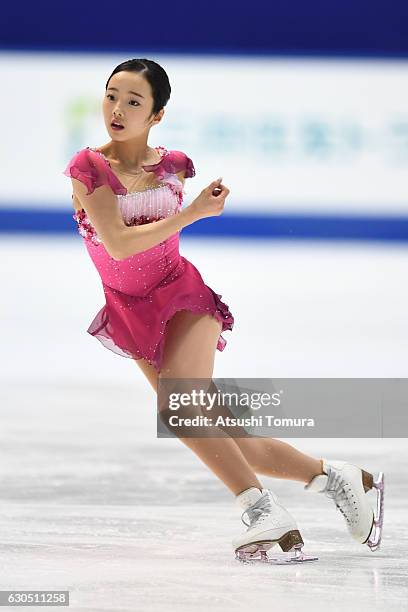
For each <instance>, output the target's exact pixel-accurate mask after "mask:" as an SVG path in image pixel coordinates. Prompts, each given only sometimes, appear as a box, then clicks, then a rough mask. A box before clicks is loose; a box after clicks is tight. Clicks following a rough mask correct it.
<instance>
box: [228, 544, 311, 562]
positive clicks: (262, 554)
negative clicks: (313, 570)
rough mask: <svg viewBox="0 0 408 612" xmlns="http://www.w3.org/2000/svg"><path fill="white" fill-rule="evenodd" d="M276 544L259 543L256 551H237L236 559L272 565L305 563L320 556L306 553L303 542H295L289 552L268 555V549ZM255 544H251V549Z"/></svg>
mask: <svg viewBox="0 0 408 612" xmlns="http://www.w3.org/2000/svg"><path fill="white" fill-rule="evenodd" d="M273 545H274V542H272V543H271V542H264V543H259V544H258V549H257V550H256V551H254V550H252V551H248V550H245V549H241V550H237V551H236V559H238V561H240V562H241V563H247V564H255V563H269V564H271V565H289V564H296V563H304V562H305V561H317V560H318V557H313V556H311V555H305V554H304V553H303V552H302V550H301V548H302V545H301V544H295V546H293V547H292V548H291V549H290V550H288V551H287V552H283V553H280V554H279V555H275V556H273V557H269V556H268V552H267V551H268V550H269V549H270V548H271V547H272V546H273ZM253 548H254V545H253V544H252V545H251V549H253Z"/></svg>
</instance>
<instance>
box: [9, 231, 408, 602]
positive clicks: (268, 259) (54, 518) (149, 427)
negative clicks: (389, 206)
mask: <svg viewBox="0 0 408 612" xmlns="http://www.w3.org/2000/svg"><path fill="white" fill-rule="evenodd" d="M221 248H223V251H222V256H220V249H221ZM181 250H182V253H183V254H184V255H185V256H186V257H188V258H189V259H190V260H191V261H192V262H193V263H194V264H195V265H196V266H197V267H198V269H199V270H200V271H201V272H202V273H203V276H204V279H205V281H206V282H207V284H209V285H210V286H212V287H213V288H214V289H215V290H216V291H217V292H218V293H221V294H222V295H223V298H224V299H225V301H226V302H227V303H228V304H229V305H230V308H231V311H232V312H233V313H234V315H235V317H236V326H235V329H234V330H233V332H231V333H226V334H225V337H226V338H227V340H228V343H229V344H228V345H227V347H226V349H225V351H224V352H223V353H219V354H218V355H217V360H216V368H215V372H214V375H215V376H219V377H228V376H231V377H239V376H246V377H258V376H259V377H263V376H265V377H273V376H277V377H278V376H280V377H283V376H287V377H290V376H305V377H309V376H338V377H341V376H355V377H357V376H364V377H379V376H383V377H388V376H395V377H405V376H407V371H408V359H407V357H408V354H407V353H408V326H407V325H406V304H407V293H408V290H407V284H406V283H405V282H404V281H403V279H404V278H405V277H406V270H407V264H408V249H404V248H401V247H398V248H397V247H392V248H390V247H382V248H380V247H375V248H374V247H373V246H372V245H371V246H366V247H351V246H348V247H347V248H346V245H339V246H337V247H334V246H333V245H323V244H321V245H314V246H312V245H298V246H296V247H294V246H293V245H288V244H283V243H282V244H276V243H274V245H270V246H267V245H266V244H265V246H262V247H261V245H260V244H258V245H256V244H255V243H253V244H246V243H245V242H239V243H236V242H234V243H227V244H224V245H222V243H221V242H220V241H211V242H204V241H203V242H189V241H187V240H185V241H182V249H181ZM0 253H1V255H2V257H3V262H5V264H6V265H5V266H4V267H3V270H4V281H5V284H4V286H3V289H4V291H3V297H2V300H1V302H0V309H1V319H2V321H3V323H6V324H5V325H4V324H3V329H2V349H3V350H2V355H3V359H2V361H3V364H2V368H1V371H0V377H1V392H0V393H1V395H0V401H1V406H2V410H1V428H0V486H1V504H0V568H1V571H0V589H3V590H6V589H25V590H27V589H61V590H62V589H63V590H69V591H70V610H75V611H82V610H83V611H85V610H86V611H87V612H91V611H94V612H100V611H105V610H110V611H112V612H113V611H114V612H121V611H122V610H123V611H125V610H126V611H127V610H129V611H130V610H131V611H136V610H137V611H138V610H143V611H145V610H148V611H149V612H155V611H166V612H167V610H175V611H180V612H181V611H182V612H184V611H185V612H194V611H199V612H204V611H205V612H206V611H208V610H211V612H218V611H230V610H231V611H235V610H242V611H244V610H245V612H247V611H248V610H257V611H259V610H261V611H267V610H268V611H269V610H288V611H292V610H293V611H295V610H296V611H297V612H298V611H299V610H317V611H320V610H322V611H323V610H330V611H331V612H337V611H338V610H351V611H354V610H355V611H367V612H372V611H374V610H408V604H407V602H408V562H407V553H408V546H407V542H408V535H407V528H406V524H405V520H406V517H407V511H406V508H407V502H408V490H407V489H408V479H407V473H408V469H407V468H408V465H407V464H408V453H407V450H406V440H405V439H379V440H377V439H365V440H363V439H361V440H360V439H347V440H345V439H327V440H322V439H315V440H312V439H309V440H303V439H286V441H287V442H289V443H291V444H293V445H295V446H296V447H298V448H299V449H300V450H302V451H304V452H307V453H310V454H311V455H313V456H316V457H320V456H325V457H328V458H337V459H348V460H350V461H352V462H355V463H357V464H358V465H360V466H361V467H364V468H365V469H368V470H370V471H373V472H377V471H378V470H383V471H384V472H385V476H386V497H385V502H386V504H385V526H384V534H383V540H382V547H381V549H380V550H379V551H377V552H376V553H372V552H370V550H369V549H368V548H367V547H366V546H362V545H359V544H357V543H356V542H354V541H353V540H352V539H351V538H350V536H349V535H348V533H347V531H346V528H345V524H344V522H343V518H342V516H341V514H340V513H339V512H336V510H335V509H334V506H333V504H332V502H331V501H330V500H328V499H326V498H322V497H321V496H318V495H313V494H311V493H309V492H305V491H304V490H303V486H302V484H301V483H298V482H291V481H286V480H279V479H272V478H267V477H263V476H260V479H261V481H262V482H263V483H264V484H265V486H269V487H271V488H273V490H274V491H275V492H276V493H277V494H278V495H279V497H280V499H281V501H282V502H283V503H284V504H285V505H286V507H287V508H288V509H289V511H290V512H292V513H293V514H294V516H295V517H296V519H297V521H298V525H299V528H300V530H301V532H302V535H303V538H304V540H305V547H304V551H305V552H306V553H309V554H316V555H317V556H319V561H318V562H316V563H314V564H305V565H303V566H287V567H285V566H284V567H282V566H262V565H254V566H247V565H241V564H239V563H238V561H235V559H234V555H233V550H232V546H231V540H232V538H233V537H235V536H236V535H237V534H238V533H240V532H241V531H242V530H244V529H245V527H244V525H243V524H242V523H241V521H240V513H239V511H238V510H237V508H236V507H235V504H234V499H233V496H232V494H231V493H230V492H229V490H228V489H226V487H225V486H224V485H223V484H222V483H221V482H220V481H219V480H218V479H217V478H216V477H215V476H214V475H213V474H212V473H211V472H209V471H208V470H207V468H206V467H205V466H204V465H203V463H202V462H201V460H200V459H199V458H198V457H197V456H195V455H194V454H193V453H192V452H191V451H190V450H189V449H188V448H187V447H185V446H184V445H183V444H182V443H181V442H180V441H179V440H172V439H157V438H156V420H155V419H156V417H155V398H154V394H153V390H152V389H151V387H150V385H148V383H147V382H146V381H145V380H144V379H143V377H142V374H141V372H140V370H139V368H138V367H137V365H136V364H134V363H133V362H132V361H131V360H127V359H125V358H122V357H119V356H117V355H114V354H112V353H110V352H109V351H107V350H106V349H104V348H103V347H101V346H100V345H99V343H98V342H97V341H96V340H95V339H94V338H91V337H90V336H89V335H87V334H86V333H85V329H86V326H87V324H88V322H89V321H90V319H91V318H92V316H93V315H94V313H95V312H96V311H97V309H98V308H100V306H101V305H102V303H103V302H102V299H103V296H102V291H101V289H100V286H99V283H98V279H97V276H96V272H95V271H94V270H93V268H92V267H91V264H90V263H89V262H88V260H87V257H86V253H84V252H83V250H82V245H81V244H80V243H77V241H75V242H74V241H72V240H67V239H65V238H64V239H61V238H58V239H53V240H38V239H37V238H28V237H24V239H22V238H17V237H16V238H10V239H7V240H3V241H2V244H1V247H0ZM260 261H261V262H262V266H259V262H260ZM256 262H257V264H258V267H257V269H258V270H260V271H262V274H260V275H258V276H256V277H255V275H254V273H253V269H254V265H255V263H256ZM243 279H246V280H243ZM260 322H263V323H262V325H260V324H259V323H260ZM248 347H249V348H250V349H252V357H251V358H250V359H248V360H246V361H245V360H243V359H242V355H244V354H247V353H248ZM370 495H371V493H370ZM19 609H22V610H25V609H26V608H25V607H22V608H19ZM27 609H28V608H27ZM30 609H32V608H30Z"/></svg>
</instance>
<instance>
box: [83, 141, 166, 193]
mask: <svg viewBox="0 0 408 612" xmlns="http://www.w3.org/2000/svg"><path fill="white" fill-rule="evenodd" d="M87 149H90V150H91V151H95V153H99V155H100V156H101V157H102V158H103V159H104V160H105V161H106V163H107V164H108V166H109V169H110V171H111V172H112V173H113V174H114V172H113V169H112V166H111V164H110V161H109V159H108V158H107V157H106V155H104V154H103V153H102V151H99V149H96V148H93V147H87ZM154 149H155V150H156V151H157V152H158V153H159V155H160V160H159V161H158V162H157V163H156V164H144V166H142V168H144V167H145V166H158V165H159V164H161V162H162V160H163V157H164V155H166V153H168V151H167V149H166V148H165V147H163V146H160V147H154ZM162 151H163V153H162ZM115 177H116V179H117V180H118V181H119V183H120V185H121V187H123V189H126V191H127V193H126V194H125V195H121V196H118V197H121V198H126V197H127V196H130V195H135V194H137V193H145V192H147V191H153V190H154V189H162V188H163V187H167V188H168V186H167V185H166V184H165V183H164V184H162V185H156V186H155V187H148V188H147V189H141V190H139V191H128V188H127V187H126V186H125V185H123V184H122V181H121V180H120V179H119V177H117V176H116V174H115Z"/></svg>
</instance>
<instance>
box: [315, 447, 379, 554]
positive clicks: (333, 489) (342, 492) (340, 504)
mask: <svg viewBox="0 0 408 612" xmlns="http://www.w3.org/2000/svg"><path fill="white" fill-rule="evenodd" d="M321 462H322V471H323V472H324V474H318V475H316V476H314V477H313V478H312V480H311V481H310V482H309V483H308V484H307V485H305V487H304V488H305V489H306V490H307V491H316V492H317V493H324V494H325V495H326V496H327V497H330V498H332V499H333V501H334V503H335V504H336V507H337V508H338V510H340V512H341V513H342V514H343V516H344V518H345V521H346V524H347V529H348V531H349V532H350V535H351V536H352V538H354V540H356V542H359V543H360V544H367V546H368V547H369V548H370V550H371V551H372V552H374V551H375V550H377V549H378V548H379V546H380V542H381V535H382V526H383V520H384V474H383V472H379V474H378V475H377V479H376V480H374V478H373V475H372V474H370V473H368V472H365V471H364V470H362V469H360V468H359V467H357V466H356V465H353V464H351V463H347V462H346V461H337V460H333V461H332V460H325V459H321ZM373 488H374V489H375V490H376V492H377V507H376V513H374V511H373V508H372V507H371V503H370V500H369V499H368V498H367V496H366V493H367V491H370V490H371V489H373Z"/></svg>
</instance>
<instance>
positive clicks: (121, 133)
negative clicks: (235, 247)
mask: <svg viewBox="0 0 408 612" xmlns="http://www.w3.org/2000/svg"><path fill="white" fill-rule="evenodd" d="M170 92H171V87H170V83H169V79H168V76H167V74H166V72H165V70H164V69H163V68H162V67H161V66H160V65H159V64H157V63H156V62H154V61H153V60H149V59H131V60H128V61H125V62H123V63H121V64H119V65H118V66H116V68H115V69H114V70H113V72H112V74H111V75H110V77H109V78H108V81H107V83H106V86H105V93H104V98H103V103H102V110H103V117H104V121H105V126H106V129H107V131H108V134H109V137H110V140H109V142H108V143H107V144H105V145H103V146H100V147H86V148H84V149H82V150H80V151H79V152H77V153H76V154H75V155H74V157H73V158H72V159H71V161H70V162H69V163H68V165H67V167H66V169H65V171H64V174H65V175H66V176H68V177H70V178H71V180H72V188H73V195H72V198H73V206H74V209H75V214H74V215H73V218H74V219H75V221H76V222H77V226H78V230H79V232H80V234H81V235H82V237H83V241H84V244H85V246H86V249H87V251H88V253H89V255H90V257H91V259H92V261H93V263H94V265H95V267H96V269H97V271H98V273H99V275H100V277H101V280H102V286H103V291H104V294H105V298H106V303H105V305H104V306H103V308H101V310H100V311H99V312H98V313H97V315H96V316H95V318H94V319H93V321H92V322H91V324H90V326H89V328H88V330H87V331H88V333H90V334H91V335H92V336H94V337H95V338H97V339H98V340H99V341H100V342H101V343H102V344H103V345H104V346H105V347H106V348H108V349H110V350H111V351H114V352H115V353H117V354H119V355H121V356H123V357H128V358H131V359H134V360H135V363H136V364H137V365H138V366H139V367H140V369H141V370H142V372H143V374H144V375H145V376H146V378H147V380H148V381H149V383H150V384H151V385H152V387H153V389H154V390H155V391H156V392H157V389H158V382H159V380H160V378H161V377H164V378H166V379H171V378H182V379H186V378H191V379H192V378H207V379H211V377H212V376H213V368H214V357H215V351H216V350H217V349H218V350H219V351H223V350H224V348H225V345H226V340H225V338H224V337H223V335H222V333H223V332H225V331H227V330H229V331H230V330H232V329H233V325H234V317H233V316H232V314H231V312H230V310H229V307H228V305H227V304H226V303H224V302H223V301H222V300H221V297H222V295H221V294H218V293H216V292H215V291H213V289H211V287H209V286H207V285H206V284H205V283H204V281H203V279H202V277H201V275H200V273H199V271H198V270H197V268H196V267H195V266H194V265H193V264H192V263H191V262H190V261H188V260H187V259H186V258H185V257H183V256H181V255H180V253H179V235H180V231H181V230H182V229H183V228H184V227H186V226H188V225H190V224H192V223H196V222H197V221H199V220H200V219H203V218H205V217H214V216H215V217H216V216H218V215H220V214H221V213H222V212H223V209H224V204H225V200H226V198H227V196H228V194H229V193H230V191H229V189H228V188H227V187H226V186H225V185H224V184H223V183H222V178H218V179H217V180H214V181H213V182H211V183H210V184H209V185H208V186H207V187H205V188H204V189H203V190H202V191H201V193H200V194H199V195H198V196H197V197H196V198H195V199H194V200H193V202H192V203H191V204H190V205H189V206H186V207H184V208H183V207H182V203H183V193H184V183H185V179H186V178H189V177H193V176H194V175H195V168H194V165H193V162H192V160H191V159H190V158H189V157H188V156H187V155H186V154H185V153H183V152H181V151H176V150H168V149H167V148H166V147H164V146H162V145H160V146H157V147H150V146H149V145H148V144H147V141H148V138H149V132H150V129H151V128H152V127H153V126H155V125H157V124H158V123H160V121H161V120H162V119H163V115H164V107H165V106H166V104H167V102H168V100H169V98H170ZM180 439H181V440H182V442H183V443H184V444H186V445H187V446H188V447H189V448H190V449H191V450H192V451H193V452H194V453H196V455H197V456H198V457H199V458H200V459H201V460H202V462H203V463H204V464H205V465H206V466H207V467H208V468H209V469H210V470H211V471H212V472H213V473H214V474H215V476H216V477H218V478H219V479H220V480H221V481H222V482H223V483H224V484H225V485H226V486H227V487H228V488H229V490H230V491H231V492H232V494H233V495H234V496H235V497H236V501H237V505H238V507H239V508H240V509H241V510H243V512H242V515H241V518H242V521H243V522H244V524H245V525H247V527H248V529H247V530H246V531H245V532H244V533H243V534H241V535H239V536H238V537H237V538H235V539H234V541H233V543H232V544H233V548H234V550H235V552H236V557H237V558H238V559H239V560H242V561H248V560H261V561H269V562H277V563H284V562H289V563H290V562H300V561H303V560H309V559H315V557H307V556H306V555H304V554H303V553H302V551H301V548H302V546H303V540H302V537H301V535H300V532H299V529H298V527H297V524H296V521H295V519H294V518H293V517H292V516H291V514H290V513H289V512H288V511H287V510H286V509H285V507H284V506H283V505H282V504H281V503H280V501H279V500H278V498H277V496H276V495H275V493H273V491H271V490H270V489H266V488H264V487H263V485H262V484H261V482H260V480H258V477H257V475H256V473H259V474H264V475H267V476H272V477H274V478H284V479H290V480H296V481H300V482H302V483H305V486H304V488H305V489H306V490H310V491H316V492H320V493H325V494H326V495H327V496H328V497H330V498H332V499H333V501H334V503H335V505H336V507H337V508H338V509H339V510H340V511H341V512H342V514H343V516H344V518H345V521H346V523H347V527H348V529H349V532H350V534H351V536H352V537H353V538H354V539H355V540H356V541H357V542H359V543H367V544H368V546H369V547H370V548H371V549H372V550H375V549H376V548H378V546H379V543H380V538H381V527H382V514H383V512H382V499H383V475H382V473H380V474H379V476H378V479H377V480H374V479H373V476H372V474H370V473H368V472H365V471H364V470H362V469H360V468H359V467H357V466H355V465H352V464H350V463H348V462H346V461H338V460H325V459H316V458H314V457H310V456H308V455H305V454H304V453H302V452H300V451H298V450H296V449H295V448H294V447H292V446H291V445H289V444H287V443H285V442H282V441H280V440H276V439H268V438H253V437H252V438H250V439H249V438H248V437H234V438H233V437H229V436H223V437H213V438H205V437H203V438H188V437H187V438H180ZM373 488H375V489H377V491H376V493H377V514H376V515H375V514H374V512H373V509H372V508H371V504H370V503H369V500H368V499H367V497H366V492H367V491H368V490H370V489H373ZM380 506H381V508H380ZM380 510H381V511H380ZM244 516H246V517H247V519H248V520H245V519H244ZM276 544H279V546H280V548H281V550H282V551H284V552H283V554H281V555H280V556H279V557H276V558H275V559H274V560H271V558H270V557H268V556H267V554H266V551H267V550H268V549H269V548H271V547H272V546H275V545H276Z"/></svg>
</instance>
